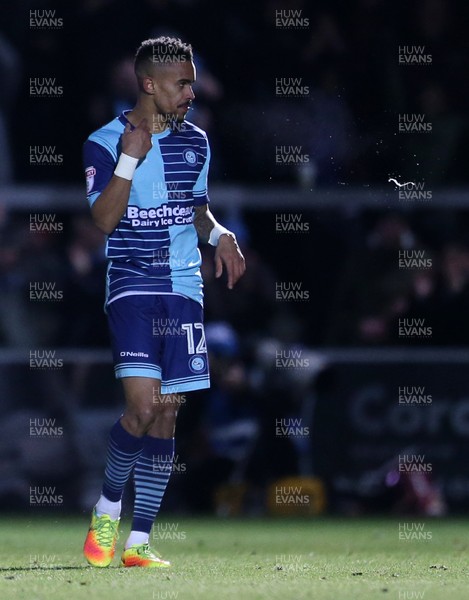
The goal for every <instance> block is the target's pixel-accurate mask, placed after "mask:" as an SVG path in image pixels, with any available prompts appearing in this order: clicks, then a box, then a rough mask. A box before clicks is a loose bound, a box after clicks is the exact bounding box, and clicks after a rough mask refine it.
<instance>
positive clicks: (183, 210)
mask: <svg viewBox="0 0 469 600" xmlns="http://www.w3.org/2000/svg"><path fill="white" fill-rule="evenodd" d="M126 216H127V218H128V219H129V221H130V222H131V224H132V227H168V226H170V225H189V224H190V223H192V206H180V205H179V204H174V205H169V204H162V205H161V206H158V207H157V208H156V207H155V208H140V207H139V206H134V205H129V206H128V207H127V211H126Z"/></svg>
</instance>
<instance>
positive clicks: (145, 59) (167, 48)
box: [134, 36, 193, 79]
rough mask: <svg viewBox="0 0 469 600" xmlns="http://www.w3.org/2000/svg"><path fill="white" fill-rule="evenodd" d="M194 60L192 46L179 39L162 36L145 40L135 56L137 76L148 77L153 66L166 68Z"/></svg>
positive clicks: (139, 77)
mask: <svg viewBox="0 0 469 600" xmlns="http://www.w3.org/2000/svg"><path fill="white" fill-rule="evenodd" d="M191 60H193V53H192V46H191V45H190V44H186V43H184V42H183V41H181V40H180V39H179V38H175V37H167V36H160V37H157V38H152V39H148V40H144V41H143V42H142V43H141V44H140V47H139V48H138V50H137V52H136V54H135V63H134V68H135V74H136V75H137V78H138V79H141V78H142V77H144V76H145V75H148V72H149V69H150V68H151V67H152V66H164V65H168V64H172V63H176V62H189V61H191Z"/></svg>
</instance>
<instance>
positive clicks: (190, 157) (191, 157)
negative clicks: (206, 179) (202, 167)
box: [182, 148, 197, 167]
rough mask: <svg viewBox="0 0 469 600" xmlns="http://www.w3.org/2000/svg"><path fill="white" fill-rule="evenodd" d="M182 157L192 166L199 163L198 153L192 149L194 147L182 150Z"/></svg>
mask: <svg viewBox="0 0 469 600" xmlns="http://www.w3.org/2000/svg"><path fill="white" fill-rule="evenodd" d="M182 158H183V159H184V162H185V163H186V164H188V165H189V166H190V167H193V166H195V165H196V164H197V153H196V152H195V151H194V150H192V148H186V149H185V150H183V151H182Z"/></svg>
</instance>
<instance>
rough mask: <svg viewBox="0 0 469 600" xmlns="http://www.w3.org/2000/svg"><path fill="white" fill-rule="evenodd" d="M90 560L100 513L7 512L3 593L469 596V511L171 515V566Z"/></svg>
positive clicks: (144, 597) (59, 596) (139, 597)
mask: <svg viewBox="0 0 469 600" xmlns="http://www.w3.org/2000/svg"><path fill="white" fill-rule="evenodd" d="M126 521H127V523H125V524H124V526H123V527H122V528H121V536H120V540H119V545H118V553H117V554H116V557H115V559H114V563H113V565H112V566H111V567H109V568H108V569H93V568H91V567H88V566H87V565H86V563H85V561H84V559H83V557H82V554H81V548H82V544H83V540H84V536H85V534H86V530H87V527H88V518H81V519H77V518H66V517H64V518H57V517H55V518H40V517H35V518H8V519H7V518H3V519H0V531H1V534H2V535H1V539H2V545H1V550H0V555H1V560H0V563H1V564H0V598H1V599H2V600H10V599H11V600H75V599H77V600H78V599H86V600H98V599H99V600H111V599H112V600H114V599H115V600H169V599H174V600H193V599H194V600H202V599H203V600H212V599H213V600H215V599H216V600H224V599H227V600H244V599H247V600H254V599H269V600H270V599H279V600H280V599H281V600H290V599H292V600H293V599H295V600H296V599H300V600H301V599H314V600H354V599H357V600H358V599H360V600H369V599H380V598H382V599H383V600H384V599H390V600H391V599H392V600H411V599H415V600H416V599H422V600H443V599H444V600H467V599H468V598H469V551H468V548H469V521H467V520H462V519H461V520H427V521H421V520H412V519H409V518H407V519H401V520H400V521H396V520H378V519H350V520H342V519H301V520H291V519H288V520H209V519H200V520H195V519H178V518H171V517H168V518H166V517H165V516H161V517H160V520H159V528H158V530H157V531H156V532H155V535H156V537H157V538H158V539H154V540H153V542H152V543H153V546H154V547H155V548H156V549H158V550H159V551H160V552H161V553H162V555H163V556H164V557H165V558H168V559H169V560H171V561H172V563H173V567H172V568H171V570H154V571H149V570H143V569H123V568H121V567H119V566H118V565H119V556H118V554H119V551H120V550H121V547H122V544H123V542H124V541H125V536H126V535H127V532H128V521H129V519H126Z"/></svg>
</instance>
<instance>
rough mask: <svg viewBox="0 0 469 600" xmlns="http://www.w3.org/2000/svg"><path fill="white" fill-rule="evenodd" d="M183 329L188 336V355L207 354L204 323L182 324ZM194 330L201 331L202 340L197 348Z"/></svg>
mask: <svg viewBox="0 0 469 600" xmlns="http://www.w3.org/2000/svg"><path fill="white" fill-rule="evenodd" d="M181 329H183V330H184V331H185V332H186V335H187V353H188V354H205V353H206V352H207V344H206V343H205V331H204V324H203V323H182V325H181ZM194 329H195V330H199V331H200V340H199V342H198V344H197V346H195V340H194Z"/></svg>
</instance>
